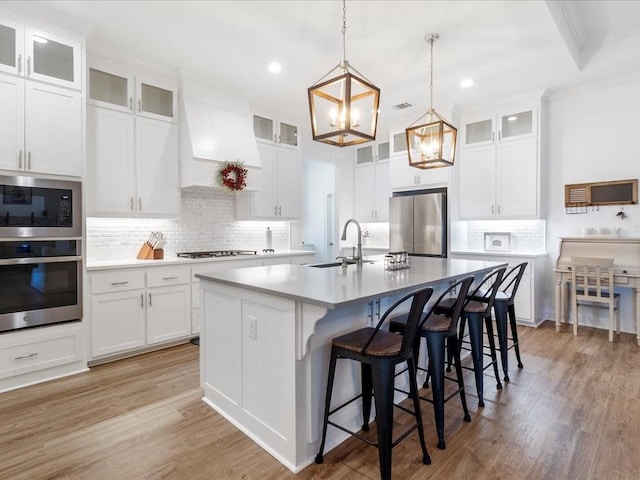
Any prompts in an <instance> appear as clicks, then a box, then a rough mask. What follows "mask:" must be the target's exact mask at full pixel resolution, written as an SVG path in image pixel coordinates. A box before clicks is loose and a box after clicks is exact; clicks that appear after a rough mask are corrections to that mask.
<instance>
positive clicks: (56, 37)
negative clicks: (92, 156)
mask: <svg viewBox="0 0 640 480" xmlns="http://www.w3.org/2000/svg"><path fill="white" fill-rule="evenodd" d="M0 15H2V13H0ZM20 18H22V20H20ZM35 23H37V21H35V20H34V24H35ZM82 64H83V40H82V37H81V36H79V35H77V34H74V33H70V32H65V31H64V30H63V29H59V28H56V27H53V26H52V28H51V29H50V30H43V29H40V28H34V27H33V25H31V24H29V19H28V18H27V17H24V18H23V17H15V18H11V19H10V18H4V17H0V99H1V102H2V103H1V104H2V108H0V127H1V128H0V169H3V170H10V171H14V172H28V173H43V174H52V175H64V176H75V177H79V176H81V174H82V93H81V91H80V89H81V88H82ZM60 87H64V88H60Z"/></svg>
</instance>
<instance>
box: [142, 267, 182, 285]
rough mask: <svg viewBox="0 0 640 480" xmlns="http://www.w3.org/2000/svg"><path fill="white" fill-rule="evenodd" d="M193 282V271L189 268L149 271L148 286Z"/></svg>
mask: <svg viewBox="0 0 640 480" xmlns="http://www.w3.org/2000/svg"><path fill="white" fill-rule="evenodd" d="M182 283H191V272H190V270H189V269H188V268H181V269H175V270H174V269H172V270H156V269H153V270H151V271H149V272H147V287H162V286H165V285H180V284H182Z"/></svg>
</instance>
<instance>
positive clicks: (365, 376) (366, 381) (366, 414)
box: [360, 363, 373, 432]
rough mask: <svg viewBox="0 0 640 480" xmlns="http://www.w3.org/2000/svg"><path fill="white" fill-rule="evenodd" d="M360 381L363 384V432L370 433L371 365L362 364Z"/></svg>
mask: <svg viewBox="0 0 640 480" xmlns="http://www.w3.org/2000/svg"><path fill="white" fill-rule="evenodd" d="M360 380H361V383H362V430H363V431H365V432H368V431H369V418H370V417H371V395H372V392H373V380H372V378H371V365H368V364H366V363H361V364H360Z"/></svg>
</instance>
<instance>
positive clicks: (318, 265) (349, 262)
mask: <svg viewBox="0 0 640 480" xmlns="http://www.w3.org/2000/svg"><path fill="white" fill-rule="evenodd" d="M356 263H357V262H356V261H355V260H347V265H355V264H356ZM362 263H374V261H373V260H363V261H362ZM341 265H342V262H329V263H314V264H311V265H307V267H313V268H329V267H339V266H341Z"/></svg>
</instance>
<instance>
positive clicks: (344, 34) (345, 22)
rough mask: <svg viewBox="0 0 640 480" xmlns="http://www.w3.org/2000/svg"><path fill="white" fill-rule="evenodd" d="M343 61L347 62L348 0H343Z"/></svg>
mask: <svg viewBox="0 0 640 480" xmlns="http://www.w3.org/2000/svg"><path fill="white" fill-rule="evenodd" d="M342 62H343V63H344V64H345V65H346V64H347V1H346V0H342Z"/></svg>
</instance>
